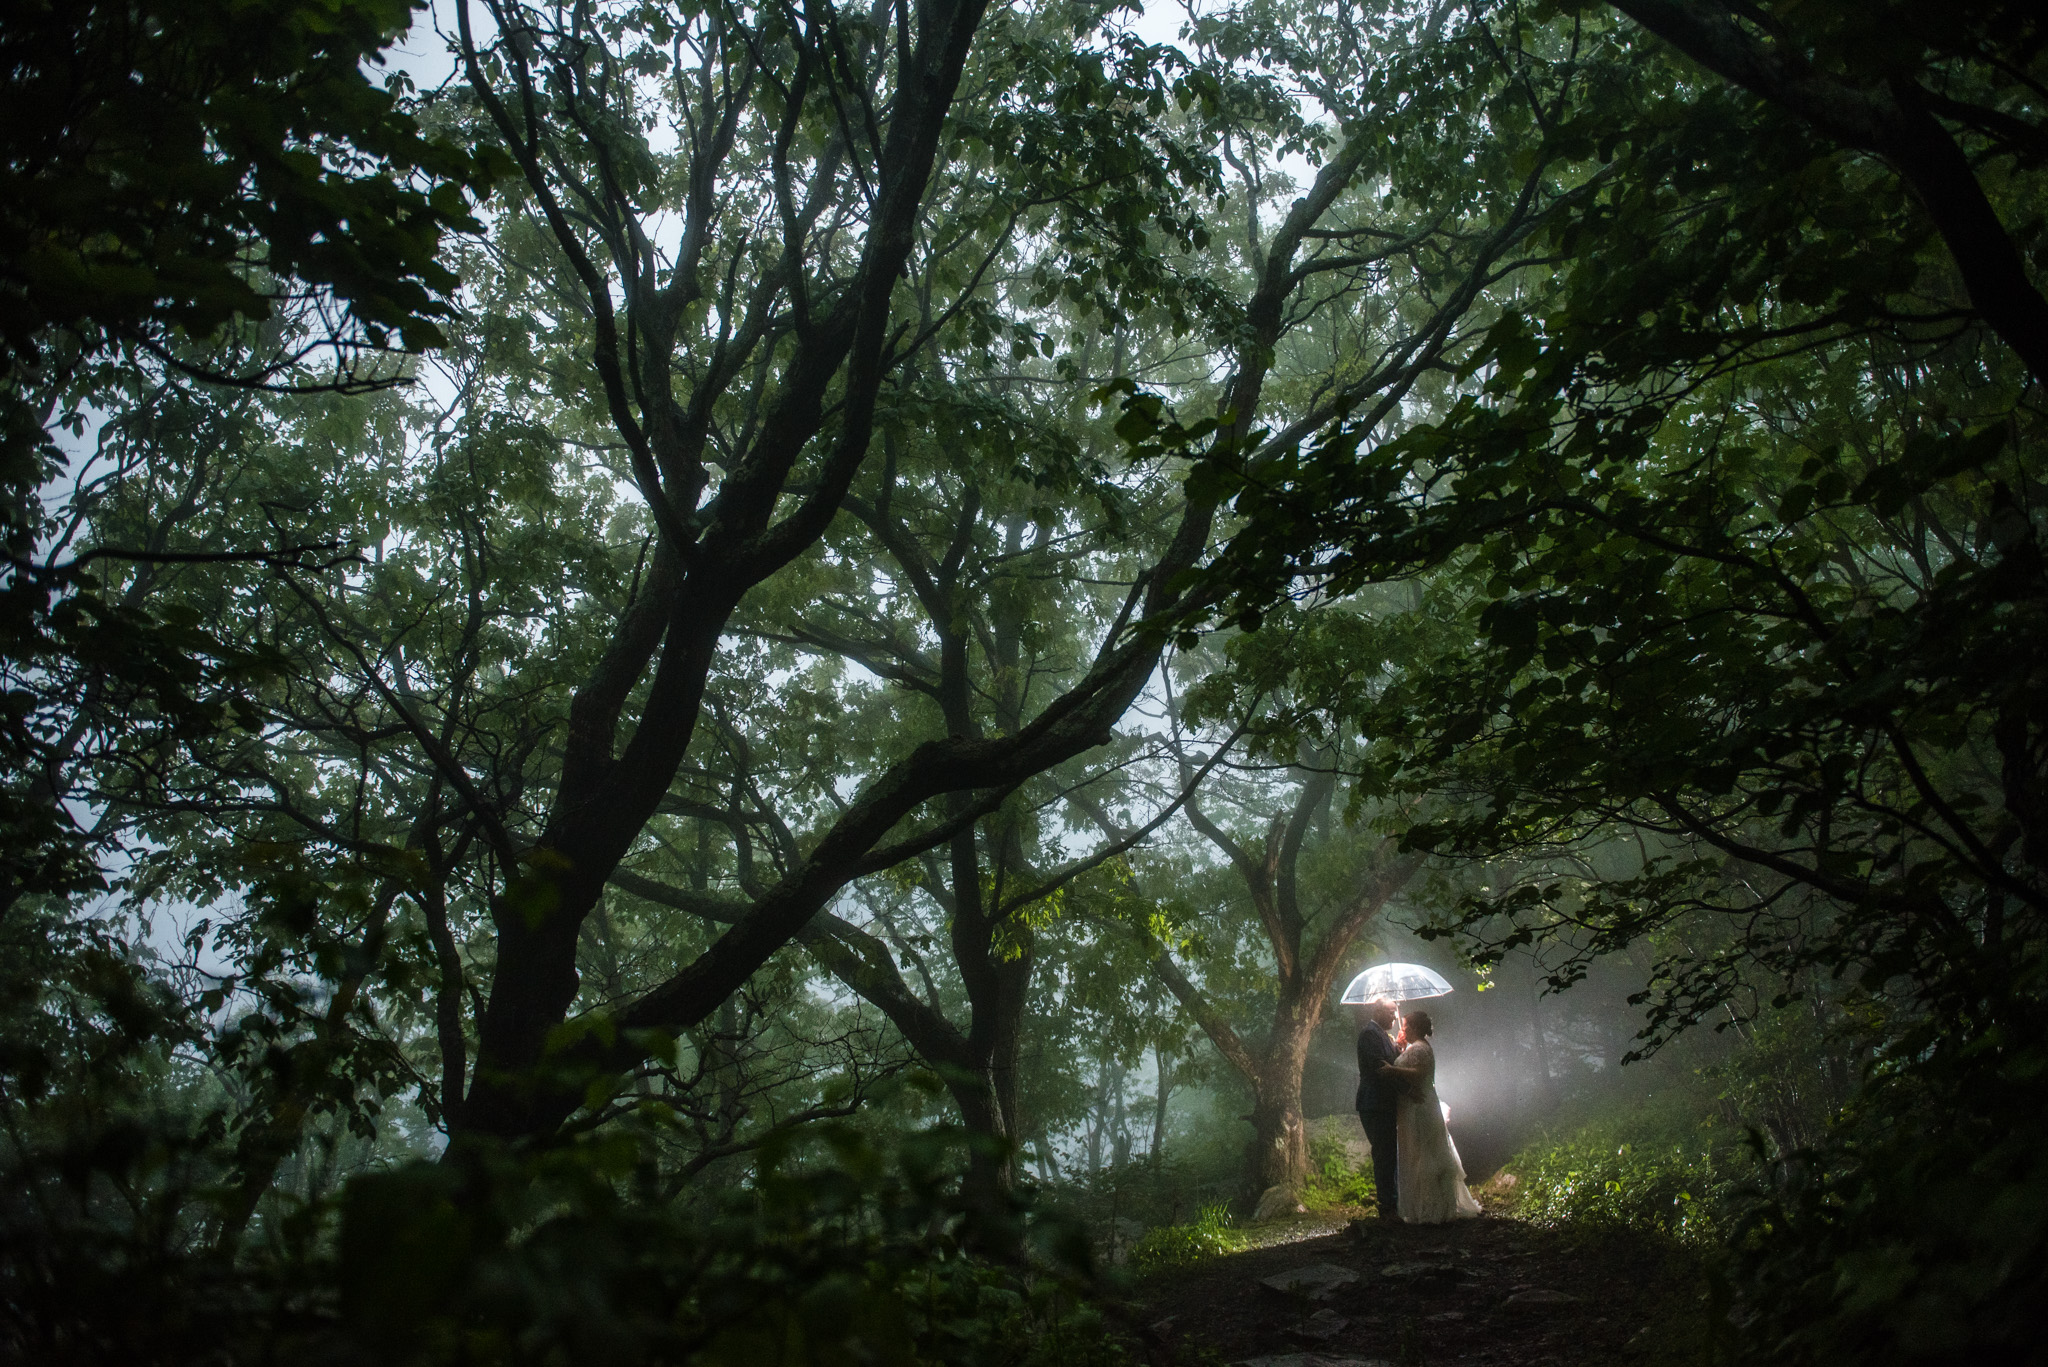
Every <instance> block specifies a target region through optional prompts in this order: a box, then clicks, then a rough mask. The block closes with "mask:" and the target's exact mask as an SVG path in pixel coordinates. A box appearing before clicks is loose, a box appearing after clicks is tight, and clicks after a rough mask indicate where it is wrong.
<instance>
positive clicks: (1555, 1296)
mask: <svg viewBox="0 0 2048 1367" xmlns="http://www.w3.org/2000/svg"><path fill="white" fill-rule="evenodd" d="M1579 1304H1582V1302H1581V1301H1580V1300H1579V1298H1578V1297H1577V1296H1574V1295H1572V1294H1571V1293H1569V1292H1566V1291H1547V1290H1545V1289H1544V1288H1542V1287H1540V1286H1532V1287H1530V1288H1529V1289H1528V1290H1527V1291H1517V1292H1516V1293H1515V1294H1514V1295H1512V1296H1509V1297H1508V1298H1507V1299H1506V1300H1504V1301H1502V1302H1501V1303H1500V1308H1501V1309H1503V1310H1522V1311H1535V1310H1554V1309H1556V1308H1557V1307H1559V1306H1561V1305H1579Z"/></svg>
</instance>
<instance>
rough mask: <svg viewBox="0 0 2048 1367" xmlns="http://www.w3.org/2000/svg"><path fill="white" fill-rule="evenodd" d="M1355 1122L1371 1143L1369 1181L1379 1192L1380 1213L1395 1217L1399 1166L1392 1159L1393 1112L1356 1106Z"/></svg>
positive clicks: (1399, 1187) (1397, 1211) (1399, 1198)
mask: <svg viewBox="0 0 2048 1367" xmlns="http://www.w3.org/2000/svg"><path fill="white" fill-rule="evenodd" d="M1358 1123H1359V1124H1361V1125H1363V1126H1365V1139H1366V1142H1367V1143H1368V1144H1371V1145H1372V1184H1373V1186H1374V1187H1375V1188H1377V1190H1378V1192H1379V1203H1380V1214H1381V1215H1383V1216H1385V1217H1386V1218H1388V1219H1389V1220H1391V1219H1394V1218H1395V1217H1396V1216H1398V1215H1400V1213H1401V1185H1400V1183H1401V1177H1400V1169H1399V1168H1398V1167H1396V1166H1395V1163H1394V1113H1393V1112H1392V1111H1377V1110H1372V1111H1369V1110H1367V1109H1366V1108H1365V1107H1363V1106H1361V1107H1359V1108H1358Z"/></svg>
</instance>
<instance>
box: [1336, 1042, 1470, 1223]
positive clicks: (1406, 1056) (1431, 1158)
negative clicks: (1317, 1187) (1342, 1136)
mask: <svg viewBox="0 0 2048 1367" xmlns="http://www.w3.org/2000/svg"><path fill="white" fill-rule="evenodd" d="M1365 1014H1366V1021H1365V1026H1364V1028H1363V1029H1361V1030H1360V1031H1359V1032H1358V1118H1359V1120H1360V1122H1362V1123H1363V1124H1364V1126H1365V1137H1366V1139H1367V1141H1368V1142H1370V1143H1371V1145H1372V1174H1373V1183H1374V1185H1375V1186H1377V1187H1378V1188H1379V1204H1380V1218H1382V1219H1387V1220H1402V1221H1405V1222H1406V1223H1408V1224H1411V1225H1440V1224H1444V1223H1446V1222H1448V1221H1451V1220H1460V1219H1469V1218H1471V1217H1472V1216H1474V1215H1477V1214H1478V1213H1479V1203H1478V1202H1477V1201H1475V1200H1473V1199H1472V1193H1471V1192H1469V1191H1467V1190H1466V1189H1465V1165H1464V1164H1463V1163H1461V1162H1460V1161H1459V1160H1458V1150H1457V1146H1456V1145H1454V1144H1452V1143H1451V1131H1450V1127H1449V1126H1448V1125H1447V1124H1446V1123H1445V1120H1444V1109H1443V1105H1442V1103H1441V1102H1439V1101H1438V1100H1437V1096H1436V1050H1435V1049H1434V1048H1433V1047H1432V1046H1431V1045H1430V1042H1429V1036H1430V1032H1431V1028H1432V1027H1431V1023H1430V1019H1429V1013H1428V1012H1426V1011H1410V1012H1409V1013H1408V1017H1407V1019H1406V1020H1405V1021H1402V1022H1401V1024H1400V1034H1399V1035H1398V1036H1397V1035H1396V1034H1395V1021H1396V1017H1395V1014H1394V1006H1393V1003H1391V1002H1373V1003H1372V1004H1371V1005H1369V1006H1367V1007H1366V1008H1365Z"/></svg>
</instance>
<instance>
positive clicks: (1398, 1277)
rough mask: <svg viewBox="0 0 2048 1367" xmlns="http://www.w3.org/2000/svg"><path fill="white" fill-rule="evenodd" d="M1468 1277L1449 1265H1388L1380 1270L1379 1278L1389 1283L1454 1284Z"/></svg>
mask: <svg viewBox="0 0 2048 1367" xmlns="http://www.w3.org/2000/svg"><path fill="white" fill-rule="evenodd" d="M1470 1276H1471V1274H1470V1273H1469V1272H1467V1271H1465V1269H1464V1268H1462V1267H1456V1266H1453V1265H1452V1264H1450V1263H1421V1262H1416V1263H1388V1264H1387V1265H1386V1266H1385V1267H1383V1268H1381V1269H1380V1278H1381V1279H1382V1280H1383V1281H1390V1282H1423V1281H1430V1282H1456V1281H1464V1280H1465V1279H1466V1278H1468V1277H1470Z"/></svg>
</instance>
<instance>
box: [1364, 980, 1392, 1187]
mask: <svg viewBox="0 0 2048 1367" xmlns="http://www.w3.org/2000/svg"><path fill="white" fill-rule="evenodd" d="M1365 1016H1366V1020H1365V1027H1364V1028H1363V1029H1361V1030H1360V1031H1359V1032H1358V1120H1359V1123H1360V1124H1362V1125H1364V1126H1365V1137H1366V1139H1367V1141H1368V1142H1370V1143H1371V1144H1372V1180H1373V1185H1374V1186H1375V1187H1377V1188H1378V1189H1379V1205H1380V1218H1381V1219H1382V1220H1398V1219H1400V1218H1401V1188H1400V1169H1399V1167H1398V1165H1397V1161H1396V1158H1395V1154H1394V1112H1395V1110H1396V1107H1397V1105H1398V1103H1399V1099H1400V1095H1401V1084H1402V1077H1401V1070H1400V1069H1398V1068H1396V1067H1395V1066H1394V1060H1395V1059H1397V1058H1399V1057H1400V1056H1401V1050H1400V1048H1399V1047H1398V1046H1397V1045H1395V1043H1394V1033H1393V1032H1394V1004H1393V1003H1392V1002H1374V1003H1373V1004H1372V1005H1370V1006H1368V1007H1366V1009H1365Z"/></svg>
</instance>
